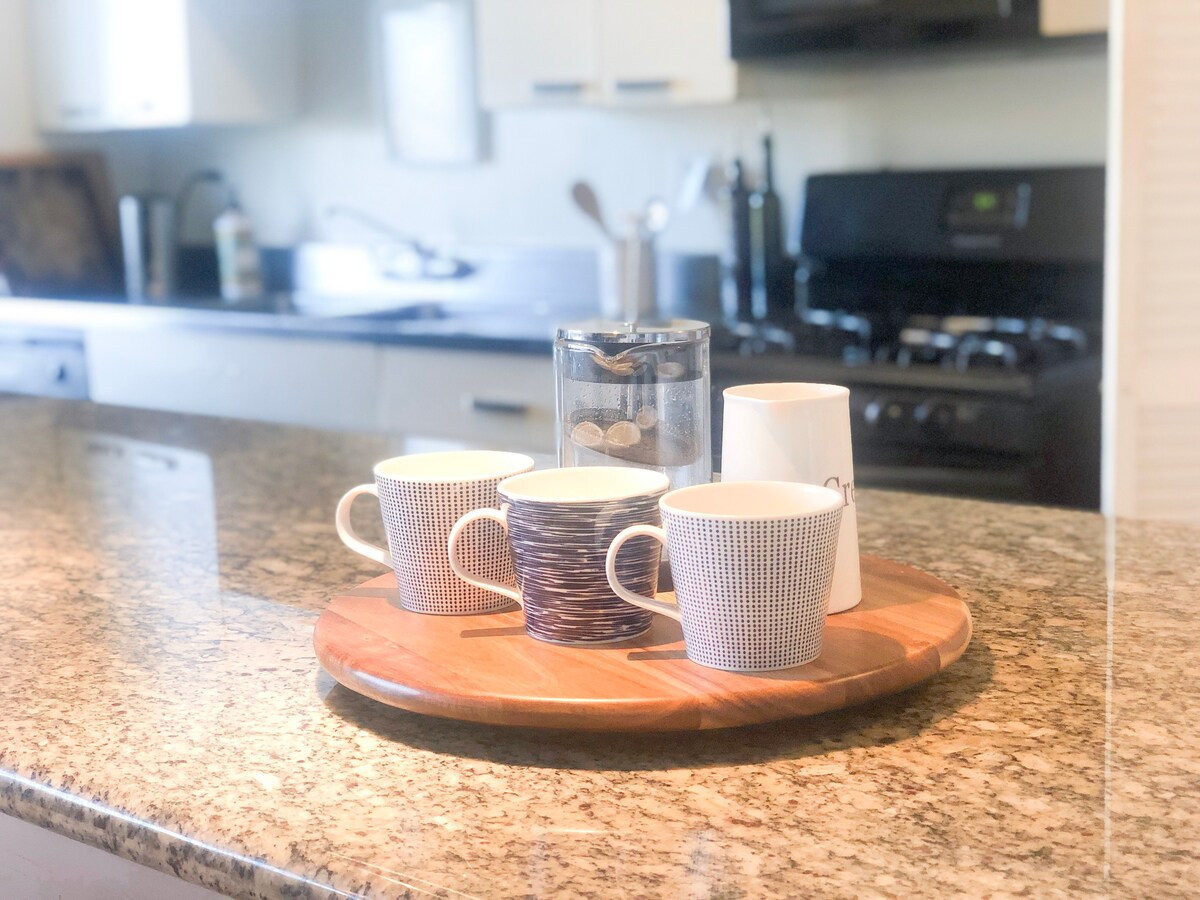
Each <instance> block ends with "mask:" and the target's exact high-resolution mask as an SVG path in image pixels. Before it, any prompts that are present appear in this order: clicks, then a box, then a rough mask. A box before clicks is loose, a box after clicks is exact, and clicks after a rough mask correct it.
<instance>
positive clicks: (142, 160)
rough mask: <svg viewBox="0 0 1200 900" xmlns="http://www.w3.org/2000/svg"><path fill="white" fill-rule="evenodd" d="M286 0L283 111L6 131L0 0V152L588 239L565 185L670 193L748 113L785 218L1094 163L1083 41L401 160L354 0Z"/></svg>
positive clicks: (299, 204)
mask: <svg viewBox="0 0 1200 900" xmlns="http://www.w3.org/2000/svg"><path fill="white" fill-rule="evenodd" d="M298 2H299V4H300V6H301V7H302V12H303V15H302V23H303V24H302V40H303V41H304V47H303V53H304V57H303V58H304V60H305V67H304V68H305V75H306V84H305V85H304V89H303V90H304V95H305V98H306V102H305V110H306V111H305V113H304V114H303V115H302V117H301V118H299V119H298V120H296V121H294V122H292V123H289V124H287V125H283V126H277V127H264V128H238V129H221V128H199V129H197V128H192V129H184V130H175V131H158V132H143V133H128V134H113V135H102V136H98V137H97V136H92V137H88V138H75V137H72V138H62V137H55V138H51V139H44V138H41V137H39V136H37V135H36V133H35V131H34V129H33V126H32V123H31V122H30V123H29V124H27V125H25V126H23V125H21V123H20V120H21V118H22V117H24V118H25V119H26V120H29V119H31V117H32V113H31V109H30V103H29V101H28V97H27V92H28V84H27V79H26V77H25V75H24V68H23V67H24V66H25V62H24V60H23V52H24V45H23V42H22V41H20V39H19V35H20V34H22V33H23V29H24V24H23V18H24V12H23V9H22V7H23V0H0V76H11V77H0V111H2V114H0V152H9V151H13V150H18V151H19V150H24V149H29V148H31V147H36V146H38V145H39V144H42V143H48V144H50V145H51V146H54V147H63V148H76V147H97V148H99V149H102V150H104V151H105V152H107V153H108V155H109V157H110V160H111V161H112V166H113V170H114V181H115V183H116V186H117V188H118V189H119V190H121V191H127V190H165V191H173V190H174V189H175V188H177V187H178V185H179V183H180V182H181V181H182V180H183V178H184V177H185V176H186V175H187V174H188V173H189V172H191V171H193V170H194V169H197V168H201V167H210V166H214V165H215V166H218V167H220V168H222V169H223V170H224V171H225V172H226V173H227V174H228V175H229V176H230V177H231V179H232V180H233V182H234V183H235V184H236V185H237V186H238V188H239V192H240V195H241V197H242V200H243V202H244V205H245V206H246V208H247V210H248V212H249V213H250V214H251V215H252V217H253V218H254V220H255V222H256V224H257V228H258V232H259V236H260V239H261V240H262V241H263V242H264V243H267V244H288V243H293V242H296V241H299V240H302V239H305V238H309V237H314V236H316V237H331V238H339V237H345V238H355V237H361V236H364V233H363V232H362V231H357V232H356V231H355V230H354V226H353V225H348V224H346V223H344V222H343V223H338V222H333V221H329V220H327V218H326V217H325V215H324V210H325V209H326V208H327V207H328V206H329V205H331V204H334V203H337V204H342V205H351V206H355V207H358V208H360V209H362V210H364V211H367V212H369V213H371V214H373V215H374V216H376V217H378V218H382V219H384V220H386V221H388V222H390V223H392V224H394V226H395V227H396V228H397V229H398V230H400V231H404V232H407V233H411V234H414V235H418V236H421V237H422V238H424V239H426V240H429V241H432V242H447V243H455V242H471V243H479V242H496V241H503V242H518V243H543V244H556V245H586V244H591V243H594V242H595V234H594V230H593V229H592V228H591V227H590V226H589V224H588V223H587V222H586V221H585V220H583V218H582V217H581V216H580V215H579V214H578V212H577V211H576V210H575V209H574V207H573V206H572V205H571V204H570V202H569V198H568V187H569V185H570V183H571V182H572V181H574V180H575V179H577V178H579V177H586V178H588V179H589V180H590V181H592V183H593V184H595V185H596V187H597V189H598V191H599V193H600V196H601V200H602V202H603V203H604V205H605V207H606V208H607V209H608V210H611V211H614V212H615V211H617V210H619V209H622V208H632V207H634V206H640V205H641V204H643V203H644V201H645V200H646V198H647V197H649V196H651V195H654V194H660V195H663V196H664V197H666V198H667V199H671V198H672V197H673V195H674V194H676V193H677V192H678V191H679V188H680V186H681V183H682V181H683V178H684V174H685V172H686V171H687V168H688V166H689V164H690V163H691V162H692V161H693V160H694V159H695V158H696V157H698V156H706V155H707V156H712V157H714V158H719V159H728V158H730V157H732V156H734V155H742V156H744V157H745V158H746V159H747V160H749V161H751V162H753V161H754V160H755V159H756V157H757V154H756V152H755V145H756V139H757V136H758V134H759V132H760V130H761V128H762V126H763V124H764V122H769V123H770V124H771V127H772V128H773V129H774V131H775V134H776V148H777V157H778V158H777V164H776V165H777V183H778V184H779V185H780V186H781V192H782V195H783V198H784V202H785V204H786V212H787V216H788V220H789V226H791V227H794V224H795V222H794V219H795V215H794V213H795V209H794V207H795V201H796V197H797V191H798V187H799V185H800V183H801V181H802V179H803V178H804V176H805V175H807V174H808V173H809V172H813V171H820V170H826V171H828V170H839V169H846V168H866V167H880V166H895V167H920V166H985V165H993V164H995V165H1014V164H1045V163H1055V162H1101V161H1103V159H1104V144H1105V130H1106V114H1105V91H1106V64H1105V60H1104V57H1103V54H1102V53H1101V52H1100V51H1097V50H1092V51H1076V52H1073V53H1069V54H1063V55H1052V56H1045V55H1037V56H1013V55H1009V56H985V57H978V56H976V57H966V58H964V57H950V58H936V59H928V58H925V59H913V60H903V61H887V62H882V63H881V62H866V61H844V62H841V63H837V64H828V63H826V64H823V65H820V66H812V65H806V66H797V65H784V66H779V65H775V66H771V67H764V66H754V67H747V66H743V67H742V72H741V96H742V98H743V99H741V100H739V101H738V102H737V103H735V104H732V105H729V106H721V107H708V108H692V109H671V110H654V111H645V112H609V111H600V110H585V109H575V110H555V111H548V110H529V111H508V112H503V113H500V114H496V115H493V116H491V123H490V126H491V141H490V143H491V152H490V154H489V157H488V159H487V160H486V161H485V162H483V163H481V164H478V165H472V166H444V167H420V166H405V165H400V164H397V163H395V162H393V161H392V160H390V159H389V157H388V153H387V148H386V146H385V139H384V133H383V129H382V125H381V124H380V121H379V117H378V115H377V112H376V97H375V91H374V87H373V82H374V78H373V64H372V61H371V60H372V47H371V46H370V44H371V42H370V40H369V36H368V31H367V28H366V21H367V17H366V16H367V6H368V4H367V2H366V0H298ZM9 44H13V46H12V47H9V46H8V45H9ZM6 51H12V52H6ZM721 234H722V233H721V225H720V219H719V216H718V215H717V214H716V211H715V210H714V209H713V208H712V207H711V206H707V205H701V206H700V207H698V208H696V209H695V210H693V211H692V212H690V213H688V214H685V215H681V216H677V217H676V220H675V221H674V222H673V223H672V225H671V227H670V230H669V231H668V232H667V234H666V236H665V241H664V243H665V245H666V246H668V247H674V248H678V249H692V250H710V249H715V248H717V247H719V246H720V244H721V240H722V237H721Z"/></svg>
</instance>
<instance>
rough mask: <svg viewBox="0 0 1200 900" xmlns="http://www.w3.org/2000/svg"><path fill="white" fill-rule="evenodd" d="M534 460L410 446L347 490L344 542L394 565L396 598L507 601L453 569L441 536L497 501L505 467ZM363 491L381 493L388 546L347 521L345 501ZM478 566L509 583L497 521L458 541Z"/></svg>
mask: <svg viewBox="0 0 1200 900" xmlns="http://www.w3.org/2000/svg"><path fill="white" fill-rule="evenodd" d="M532 468H533V460H532V459H530V458H529V457H528V456H525V455H524V454H521V453H505V452H501V451H493V450H455V451H445V452H437V453H414V454H412V455H409V456H397V457H393V458H392V459H385V460H384V461H383V462H381V463H379V464H378V465H376V466H375V483H374V484H360V485H359V486H358V487H356V488H352V489H351V490H349V491H347V492H346V495H345V496H344V497H342V499H341V500H340V501H339V502H338V505H337V516H336V523H337V532H338V537H340V538H341V539H342V542H343V543H344V544H345V545H346V546H347V547H349V548H350V549H351V550H353V551H354V552H355V553H358V554H360V555H361V556H365V557H366V558H367V559H370V560H373V561H374V562H377V563H381V564H382V565H385V566H390V567H391V568H392V571H394V572H395V573H396V590H397V592H398V594H399V596H400V605H401V606H402V607H404V608H405V609H407V610H410V611H412V612H418V613H431V614H433V615H448V616H454V615H469V614H471V613H481V612H490V611H492V610H496V609H502V608H504V607H506V606H511V605H512V604H511V602H510V601H509V600H508V599H507V598H506V597H502V596H498V595H497V594H495V593H493V592H491V591H485V590H482V589H481V588H478V587H474V586H472V585H469V584H465V583H463V582H462V581H460V580H459V579H458V578H456V577H455V575H454V573H453V572H452V571H451V570H450V563H449V561H448V560H447V559H446V541H448V540H449V538H450V529H451V528H453V527H454V523H455V522H457V521H458V520H459V518H460V517H461V516H463V515H465V514H466V513H468V512H470V511H471V510H473V509H478V508H479V507H481V506H483V507H493V508H495V507H498V506H499V505H500V495H499V494H498V493H497V492H496V488H497V486H498V485H499V484H500V482H501V481H503V480H504V479H505V478H508V477H509V476H510V475H518V474H520V473H522V472H528V471H530V470H531V469H532ZM361 494H373V495H374V496H376V497H377V498H379V508H380V511H381V512H382V513H383V525H384V530H385V531H386V532H387V543H388V546H387V549H386V550H385V549H384V548H383V547H376V546H375V545H374V544H371V543H369V542H367V541H364V540H363V539H362V538H360V537H359V536H358V535H357V534H355V533H354V529H353V528H352V527H351V525H350V507H351V506H352V505H353V504H354V499H355V498H356V497H358V496H359V495H361ZM463 553H464V555H468V556H469V558H470V559H471V560H472V564H473V565H474V566H475V567H476V570H477V571H479V572H485V573H487V574H488V576H489V577H490V578H492V579H493V580H495V581H498V582H501V583H504V584H514V583H515V575H514V574H513V565H512V558H511V557H510V556H509V553H508V542H507V540H506V539H505V535H504V532H503V530H501V529H500V528H499V527H492V528H490V529H488V528H481V529H480V530H479V531H478V532H477V533H476V534H474V535H472V540H471V541H470V542H468V545H467V546H465V547H464V548H463Z"/></svg>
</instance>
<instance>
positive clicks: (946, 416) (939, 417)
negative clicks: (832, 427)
mask: <svg viewBox="0 0 1200 900" xmlns="http://www.w3.org/2000/svg"><path fill="white" fill-rule="evenodd" d="M913 418H914V419H916V421H917V424H918V425H920V426H921V427H923V428H936V429H937V430H938V431H945V430H947V429H948V428H950V427H951V426H953V425H954V423H955V421H956V420H957V419H958V411H957V410H956V409H955V408H954V405H953V404H951V403H935V402H933V401H932V400H926V401H925V402H924V403H918V404H917V407H916V409H914V410H913Z"/></svg>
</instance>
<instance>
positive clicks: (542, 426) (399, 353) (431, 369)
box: [379, 347, 555, 453]
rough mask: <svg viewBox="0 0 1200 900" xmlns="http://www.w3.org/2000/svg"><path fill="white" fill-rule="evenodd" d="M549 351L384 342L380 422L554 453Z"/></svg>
mask: <svg viewBox="0 0 1200 900" xmlns="http://www.w3.org/2000/svg"><path fill="white" fill-rule="evenodd" d="M554 420H555V412H554V366H553V363H552V361H551V358H550V356H549V355H548V354H547V355H546V356H536V355H523V354H514V353H480V352H475V351H470V350H427V349H423V348H409V347H388V348H385V349H384V351H383V367H382V378H381V384H380V410H379V422H380V427H381V428H383V429H384V430H385V431H403V432H407V433H409V434H426V435H430V436H433V437H447V438H458V439H462V440H466V441H470V442H471V443H475V444H481V445H484V446H487V447H492V448H495V449H508V450H523V451H532V452H535V453H553V452H554V441H555V431H554Z"/></svg>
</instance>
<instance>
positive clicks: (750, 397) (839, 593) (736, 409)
mask: <svg viewBox="0 0 1200 900" xmlns="http://www.w3.org/2000/svg"><path fill="white" fill-rule="evenodd" d="M724 397H725V412H724V420H725V421H724V427H723V428H722V435H723V438H722V441H723V443H722V447H721V481H799V482H802V483H804V484H820V485H824V486H825V487H828V488H832V489H833V490H835V491H838V492H839V493H841V495H842V505H843V506H844V507H845V510H846V511H845V512H844V513H843V514H842V533H841V537H840V539H839V541H838V561H837V569H836V570H835V571H834V573H833V589H832V591H831V592H830V596H829V611H830V612H831V613H839V612H845V611H846V610H848V609H853V608H854V607H855V606H857V605H858V604H859V602H860V601H861V600H862V572H861V570H860V568H859V559H858V514H857V512H856V509H857V507H856V505H855V501H854V459H853V456H852V453H851V448H850V391H849V390H848V389H846V388H844V387H842V386H841V385H837V384H806V383H803V382H795V383H779V384H743V385H739V386H738V387H731V388H728V389H727V390H725V391H724Z"/></svg>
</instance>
